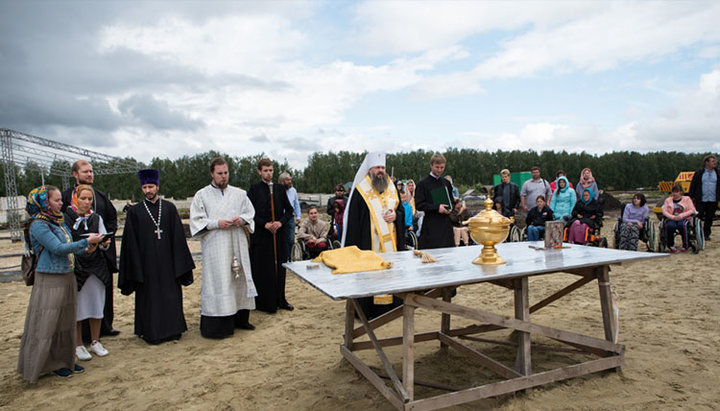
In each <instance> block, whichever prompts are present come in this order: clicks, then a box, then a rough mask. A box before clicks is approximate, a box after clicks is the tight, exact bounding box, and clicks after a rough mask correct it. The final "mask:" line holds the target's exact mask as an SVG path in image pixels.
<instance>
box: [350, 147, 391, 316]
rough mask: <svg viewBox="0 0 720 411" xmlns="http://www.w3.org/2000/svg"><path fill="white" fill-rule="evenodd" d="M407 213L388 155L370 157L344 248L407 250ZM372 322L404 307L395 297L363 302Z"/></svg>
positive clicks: (358, 180)
mask: <svg viewBox="0 0 720 411" xmlns="http://www.w3.org/2000/svg"><path fill="white" fill-rule="evenodd" d="M404 221H405V213H404V208H403V207H402V203H401V201H400V197H399V196H398V193H397V190H396V189H395V185H394V184H393V183H392V181H391V180H390V177H388V175H387V174H386V172H385V153H384V152H380V151H375V152H372V153H368V154H367V155H366V156H365V160H364V161H363V163H362V164H361V165H360V168H359V169H358V171H357V173H356V174H355V180H354V181H353V187H352V190H351V191H350V197H349V199H348V206H347V207H346V208H345V215H344V216H343V227H345V228H344V230H343V240H342V244H343V247H345V246H350V245H354V246H357V247H358V248H359V249H361V250H373V251H375V252H376V253H384V252H389V251H402V250H405V224H404ZM358 302H359V303H360V308H361V309H362V310H363V312H364V313H365V316H366V317H367V318H368V319H372V318H374V317H377V316H380V315H382V314H384V313H386V312H388V311H390V310H392V309H393V308H395V307H397V306H399V305H400V304H402V300H401V299H399V298H397V297H393V296H375V297H365V298H359V299H358Z"/></svg>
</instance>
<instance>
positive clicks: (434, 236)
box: [415, 153, 461, 249]
mask: <svg viewBox="0 0 720 411" xmlns="http://www.w3.org/2000/svg"><path fill="white" fill-rule="evenodd" d="M445 163H446V161H445V156H443V155H442V154H439V153H435V154H433V156H432V157H431V158H430V175H428V176H427V177H425V178H423V179H422V180H420V181H419V182H418V184H417V188H416V189H415V207H416V208H417V210H418V211H423V212H424V213H425V217H423V222H422V227H421V228H420V234H419V235H418V248H420V249H429V248H441V247H454V246H455V241H454V238H453V226H452V222H451V221H450V212H451V211H452V209H451V207H456V208H458V209H459V208H460V207H461V204H460V202H459V201H457V200H456V199H454V198H453V195H452V184H450V182H449V181H447V180H446V179H444V178H443V177H442V174H443V171H445Z"/></svg>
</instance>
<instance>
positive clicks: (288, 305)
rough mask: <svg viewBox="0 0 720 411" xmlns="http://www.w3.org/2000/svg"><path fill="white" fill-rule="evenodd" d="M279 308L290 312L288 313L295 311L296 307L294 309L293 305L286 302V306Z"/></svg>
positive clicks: (282, 305)
mask: <svg viewBox="0 0 720 411" xmlns="http://www.w3.org/2000/svg"><path fill="white" fill-rule="evenodd" d="M278 308H279V309H281V310H288V311H292V310H294V309H295V307H293V305H292V304H290V303H288V302H286V303H285V304H281V305H279V306H278Z"/></svg>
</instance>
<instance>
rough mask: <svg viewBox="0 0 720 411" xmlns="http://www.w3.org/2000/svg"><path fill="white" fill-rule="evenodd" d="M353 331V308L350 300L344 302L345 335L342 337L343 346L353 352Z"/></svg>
mask: <svg viewBox="0 0 720 411" xmlns="http://www.w3.org/2000/svg"><path fill="white" fill-rule="evenodd" d="M354 329H355V306H354V305H353V303H352V300H349V299H348V300H346V301H345V335H344V336H343V345H344V346H345V348H347V349H348V350H350V351H353V340H354V338H353V330H354Z"/></svg>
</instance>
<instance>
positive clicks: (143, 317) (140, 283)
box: [118, 200, 195, 344]
mask: <svg viewBox="0 0 720 411" xmlns="http://www.w3.org/2000/svg"><path fill="white" fill-rule="evenodd" d="M160 201H162V217H161V219H160V229H161V230H162V233H161V239H158V238H157V233H156V232H155V230H156V226H155V223H154V222H153V221H152V219H151V218H150V216H149V215H148V212H147V210H146V209H145V206H144V205H143V203H145V204H146V205H147V206H148V209H149V210H150V212H151V213H152V216H153V218H154V219H155V221H157V220H158V214H159V204H160ZM193 268H195V263H193V260H192V255H191V254H190V249H189V248H188V245H187V242H186V241H185V233H184V231H183V227H182V222H181V221H180V217H179V216H178V213H177V210H176V208H175V205H174V204H173V203H171V202H169V201H165V200H158V201H156V202H155V204H153V203H151V202H149V201H147V200H142V201H141V202H139V203H138V204H136V205H134V206H132V207H130V209H128V212H127V219H126V221H125V230H124V232H123V239H122V245H121V247H120V275H119V276H118V287H119V288H120V292H121V293H122V294H123V295H130V294H132V293H133V292H135V334H137V335H138V336H140V337H141V338H142V339H144V340H145V341H147V342H148V343H151V344H157V343H160V342H162V341H167V340H173V339H178V338H180V334H182V333H183V332H184V331H186V330H187V324H186V323H185V315H184V314H183V304H182V289H181V287H180V286H181V285H185V286H187V285H190V284H192V282H193V273H192V270H193Z"/></svg>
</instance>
